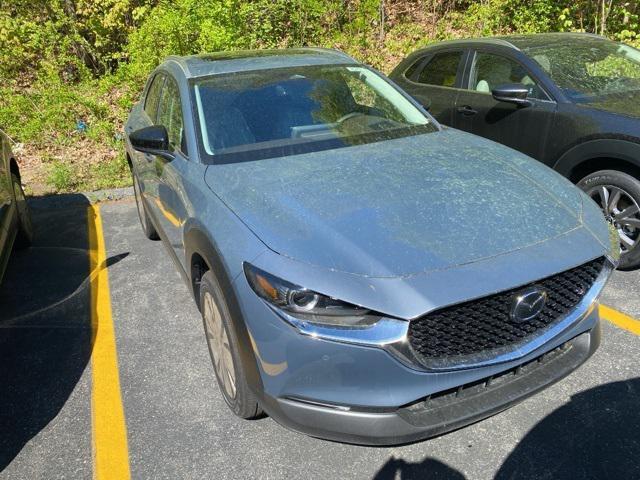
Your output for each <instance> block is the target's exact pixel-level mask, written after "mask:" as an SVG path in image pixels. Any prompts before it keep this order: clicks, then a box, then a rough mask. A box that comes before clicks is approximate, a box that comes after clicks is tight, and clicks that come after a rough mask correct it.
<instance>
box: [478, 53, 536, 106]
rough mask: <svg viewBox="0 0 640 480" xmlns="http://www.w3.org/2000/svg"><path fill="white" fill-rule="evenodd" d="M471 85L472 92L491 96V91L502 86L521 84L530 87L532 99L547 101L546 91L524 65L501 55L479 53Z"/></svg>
mask: <svg viewBox="0 0 640 480" xmlns="http://www.w3.org/2000/svg"><path fill="white" fill-rule="evenodd" d="M469 83H470V85H469V88H470V89H471V90H475V91H476V92H480V93H486V94H487V95H491V91H492V90H493V89H494V88H496V87H498V86H500V85H504V84H507V83H521V84H523V85H525V86H527V87H529V97H530V98H537V99H541V100H547V96H546V94H545V93H544V91H543V90H542V89H541V88H540V87H539V86H538V84H537V83H536V82H535V81H534V80H533V78H532V77H531V75H529V72H527V70H526V69H525V68H524V67H523V66H522V65H520V64H519V63H518V62H516V61H515V60H511V59H510V58H507V57H503V56H501V55H494V54H491V53H478V54H477V55H476V58H475V61H474V64H473V68H472V70H471V79H470V82H469Z"/></svg>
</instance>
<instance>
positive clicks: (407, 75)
mask: <svg viewBox="0 0 640 480" xmlns="http://www.w3.org/2000/svg"><path fill="white" fill-rule="evenodd" d="M424 59H425V57H420V58H419V59H418V60H416V61H415V62H413V64H411V66H410V67H409V68H407V69H406V70H405V72H404V77H405V78H408V79H409V80H411V77H413V74H414V73H416V70H418V67H419V66H420V65H422V62H423V61H424Z"/></svg>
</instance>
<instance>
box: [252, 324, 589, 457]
mask: <svg viewBox="0 0 640 480" xmlns="http://www.w3.org/2000/svg"><path fill="white" fill-rule="evenodd" d="M599 344H600V325H599V323H597V324H596V326H595V327H594V328H593V329H592V330H590V331H589V332H586V333H583V334H581V335H579V336H577V337H575V338H574V339H573V340H570V341H569V342H567V344H565V346H564V347H563V348H562V349H561V350H558V351H557V352H553V353H551V354H546V355H547V357H546V358H541V359H536V360H533V361H532V362H529V363H528V364H526V365H522V366H521V367H518V369H520V371H518V372H515V371H514V372H511V371H510V372H507V373H506V374H504V375H500V376H494V377H493V380H491V379H488V380H489V384H490V385H486V381H487V380H485V381H483V382H485V385H481V384H480V383H482V382H475V383H474V384H473V385H467V386H462V387H461V388H460V389H457V390H456V391H450V392H444V393H443V394H440V395H438V396H437V397H439V398H429V399H423V400H421V401H419V402H414V403H413V404H411V405H408V406H404V407H399V408H397V409H396V410H394V411H391V412H384V413H379V412H367V411H357V410H354V409H351V410H340V409H335V408H328V407H324V406H321V405H317V404H313V403H309V402H299V401H296V400H293V399H283V398H279V399H274V398H271V397H269V398H264V399H263V407H264V408H265V410H266V411H267V412H268V413H269V415H270V416H271V417H272V418H273V419H274V420H276V421H277V422H279V423H281V424H283V425H284V426H286V427H289V428H291V429H294V430H298V431H301V432H303V433H306V434H309V435H311V436H315V437H320V438H325V439H328V440H335V441H341V442H346V443H355V444H361V445H397V444H403V443H411V442H415V441H418V440H422V439H425V438H429V437H434V436H437V435H440V434H442V433H445V432H448V431H451V430H455V429H457V428H460V427H464V426H466V425H469V424H471V423H474V422H476V421H479V420H482V419H484V418H487V417H489V416H491V415H494V414H496V413H498V412H500V411H502V410H505V409H507V408H509V407H511V406H512V405H515V404H516V403H518V402H520V401H522V400H524V399H526V398H527V397H529V396H531V395H533V394H535V393H537V392H538V391H540V390H542V389H544V388H546V387H548V386H550V385H551V384H553V383H555V382H557V381H559V380H561V379H562V378H564V377H565V376H567V375H568V374H570V373H571V372H572V371H574V370H575V369H576V368H577V367H579V366H580V365H581V364H582V363H584V362H585V361H586V360H587V359H588V358H589V357H590V356H591V355H592V354H593V353H594V352H595V350H596V349H597V348H598V346H599ZM543 357H544V356H543ZM518 369H514V370H518ZM491 382H495V383H493V384H492V383H491ZM465 390H466V391H465ZM432 397H436V396H432Z"/></svg>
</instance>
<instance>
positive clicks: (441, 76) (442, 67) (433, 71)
mask: <svg viewBox="0 0 640 480" xmlns="http://www.w3.org/2000/svg"><path fill="white" fill-rule="evenodd" d="M461 60H462V52H461V51H459V52H444V53H439V54H437V55H436V56H434V57H433V58H432V59H431V60H430V61H429V63H428V64H427V66H426V67H424V68H423V69H422V71H421V72H420V75H419V76H418V80H417V81H418V83H424V84H426V85H435V86H438V87H453V86H455V84H456V75H457V73H458V66H459V65H460V61H461Z"/></svg>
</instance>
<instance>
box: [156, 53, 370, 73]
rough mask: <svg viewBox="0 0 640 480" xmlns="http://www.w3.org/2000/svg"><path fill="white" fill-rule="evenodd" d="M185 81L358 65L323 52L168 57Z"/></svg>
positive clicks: (343, 55) (347, 58)
mask: <svg viewBox="0 0 640 480" xmlns="http://www.w3.org/2000/svg"><path fill="white" fill-rule="evenodd" d="M166 62H173V63H176V64H178V66H179V67H180V68H181V69H182V71H183V72H184V74H185V76H186V77H188V78H194V77H202V76H209V75H217V74H223V73H233V72H241V71H250V70H263V69H270V68H284V67H300V66H311V65H335V64H347V65H348V64H354V63H358V62H357V61H356V60H354V59H353V58H351V57H350V56H348V55H347V54H345V53H342V52H340V51H338V50H332V49H325V48H289V49H274V50H238V51H230V52H217V53H208V54H203V55H189V56H183V57H179V56H171V57H168V58H167V59H166Z"/></svg>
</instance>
